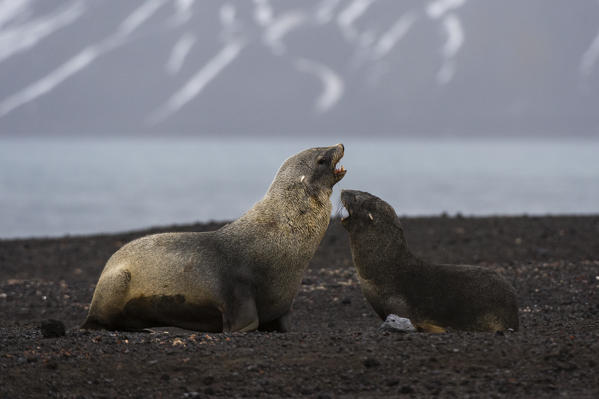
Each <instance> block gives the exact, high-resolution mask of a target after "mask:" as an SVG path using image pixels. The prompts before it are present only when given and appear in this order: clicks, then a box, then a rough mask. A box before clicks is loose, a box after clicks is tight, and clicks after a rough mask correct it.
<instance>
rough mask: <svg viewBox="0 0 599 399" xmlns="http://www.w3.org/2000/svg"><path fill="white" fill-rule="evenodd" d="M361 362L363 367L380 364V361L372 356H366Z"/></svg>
mask: <svg viewBox="0 0 599 399" xmlns="http://www.w3.org/2000/svg"><path fill="white" fill-rule="evenodd" d="M362 363H364V367H366V368H367V369H369V368H372V367H378V366H380V365H381V362H379V361H378V360H376V359H375V358H373V357H368V358H366V359H364V361H363V362H362Z"/></svg>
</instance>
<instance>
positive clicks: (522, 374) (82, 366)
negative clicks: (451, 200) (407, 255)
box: [0, 216, 599, 398]
mask: <svg viewBox="0 0 599 399" xmlns="http://www.w3.org/2000/svg"><path fill="white" fill-rule="evenodd" d="M220 225H221V224H217V223H210V224H195V225H190V226H172V227H168V228H155V229H151V230H147V231H141V232H133V233H124V234H113V235H96V236H86V237H63V238H50V239H27V240H0V315H2V320H1V323H0V397H1V398H21V397H68V398H86V397H90V398H91V397H139V398H142V397H143V398H146V397H179V398H194V397H206V396H220V397H282V396H285V397H287V396H306V397H314V398H318V397H320V398H327V397H330V398H333V397H356V396H362V397H375V396H376V397H379V396H382V397H385V396H386V397H397V396H406V397H410V396H412V397H430V396H441V397H459V398H463V397H510V398H514V397H536V398H539V397H551V398H553V397H558V396H564V397H572V398H596V397H599V239H598V237H599V216H585V217H582V216H581V217H526V216H524V217H509V218H508V217H497V218H494V217H493V218H463V217H432V218H404V228H405V232H406V236H407V238H408V242H409V243H410V244H411V247H412V249H413V250H414V252H416V253H417V254H419V255H420V256H422V257H424V258H426V259H429V260H432V261H436V262H444V263H470V264H477V265H482V266H486V267H490V268H493V269H496V270H498V271H499V272H500V273H502V274H503V275H504V276H505V277H506V278H507V279H508V280H509V281H510V282H512V283H513V285H514V287H515V288H516V290H517V292H518V295H519V298H520V321H521V323H520V324H521V330H520V331H519V332H517V333H504V334H491V333H466V332H459V331H452V332H449V333H446V334H439V335H433V334H421V333H408V334H396V333H388V332H382V333H381V332H378V331H377V329H378V327H379V325H380V324H381V320H379V319H378V317H377V316H376V315H375V314H374V312H373V311H372V310H371V309H370V307H369V305H368V304H367V303H366V302H365V300H364V298H363V297H362V295H361V292H360V288H359V286H358V284H357V278H356V273H355V270H354V268H353V265H352V263H351V257H350V253H349V246H348V240H347V236H346V234H345V232H344V231H343V229H342V228H341V227H340V225H339V224H338V223H337V222H334V223H332V225H331V227H330V228H329V231H328V233H327V235H326V236H325V238H324V240H323V242H322V244H321V247H320V249H319V250H318V252H317V254H316V256H315V257H314V259H313V260H312V262H311V265H310V267H309V269H308V270H307V272H306V276H305V278H304V281H303V283H302V285H301V287H300V292H299V294H298V296H297V298H296V301H295V304H294V310H293V315H292V317H291V332H290V333H286V334H279V333H259V332H256V333H248V334H241V333H239V334H238V333H236V334H230V335H224V334H203V333H198V332H192V331H185V330H180V329H169V328H162V329H156V330H155V332H153V333H129V332H127V333H125V332H108V331H93V332H88V331H79V330H78V329H77V328H76V327H77V326H78V325H79V324H80V323H81V322H82V321H83V319H84V317H85V314H86V309H87V306H88V304H89V301H90V299H91V295H92V293H93V289H94V285H95V283H96V281H97V278H98V276H99V274H100V272H101V270H102V268H103V266H104V263H105V262H106V260H107V259H108V257H109V256H110V255H111V254H112V253H113V252H114V251H115V250H116V249H118V248H119V247H121V246H122V245H123V244H124V243H126V242H127V241H129V240H131V239H133V238H135V237H138V236H141V235H145V234H148V233H150V232H157V231H190V230H194V231H201V230H213V229H215V228H218V227H219V226H220ZM49 320H56V322H49ZM42 322H43V323H45V324H46V325H49V326H50V327H51V328H50V330H48V331H50V334H52V332H54V331H55V329H57V330H56V331H59V330H60V324H59V323H64V325H65V326H66V334H65V335H64V336H58V337H54V338H52V337H49V338H44V331H45V330H44V329H43V328H41V326H42ZM48 323H50V324H48ZM46 335H48V333H46ZM57 335H60V333H58V334H57Z"/></svg>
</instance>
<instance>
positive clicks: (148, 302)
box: [81, 144, 346, 332]
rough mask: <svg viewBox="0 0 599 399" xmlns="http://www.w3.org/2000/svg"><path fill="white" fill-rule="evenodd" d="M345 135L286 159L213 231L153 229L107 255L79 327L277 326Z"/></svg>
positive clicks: (324, 209)
mask: <svg viewBox="0 0 599 399" xmlns="http://www.w3.org/2000/svg"><path fill="white" fill-rule="evenodd" d="M343 150H344V148H343V145H342V144H338V145H335V146H332V147H321V148H311V149H307V150H305V151H302V152H300V153H298V154H296V155H294V156H292V157H290V158H289V159H287V160H286V161H285V162H284V163H283V165H282V166H281V167H280V169H279V171H278V172H277V174H276V176H275V178H274V180H273V182H272V183H271V185H270V187H269V189H268V191H267V192H266V195H265V196H264V198H263V199H262V200H260V201H259V202H257V203H256V204H255V205H254V206H253V208H251V209H250V210H249V211H248V212H247V213H245V214H244V215H243V216H241V217H240V218H239V219H237V220H235V221H234V222H232V223H230V224H228V225H226V226H223V227H222V228H221V229H219V230H216V231H211V232H191V233H166V234H155V235H149V236H146V237H142V238H139V239H137V240H134V241H132V242H130V243H128V244H126V245H125V246H123V247H122V248H121V249H119V250H118V251H117V252H116V253H114V254H113V255H112V257H111V258H110V259H109V260H108V262H107V263H106V266H105V267H104V270H103V271H102V274H101V275H100V279H99V281H98V284H97V286H96V289H95V292H94V295H93V298H92V301H91V305H90V308H89V313H88V316H87V319H86V320H85V322H84V323H83V325H82V326H81V328H90V329H99V328H106V329H112V330H140V329H144V328H147V327H156V326H177V327H182V328H185V329H190V330H198V331H207V332H221V331H224V332H233V331H251V330H256V329H261V330H279V331H284V330H285V326H284V323H283V321H284V318H285V315H286V314H287V313H288V312H289V309H290V307H291V303H292V301H293V298H294V297H295V294H296V292H297V290H298V288H299V286H300V284H301V279H302V275H303V273H304V271H305V268H306V267H307V265H308V263H309V261H310V259H311V258H312V256H313V255H314V252H315V251H316V249H317V247H318V245H319V243H320V241H321V239H322V237H323V236H324V234H325V231H326V229H327V226H328V224H329V220H330V216H331V208H332V205H331V201H330V196H331V193H332V188H333V185H335V183H337V182H338V181H339V180H341V179H342V178H343V176H344V175H345V172H346V171H345V169H344V168H343V167H340V168H337V167H336V165H337V162H338V161H339V160H340V159H341V157H342V156H343Z"/></svg>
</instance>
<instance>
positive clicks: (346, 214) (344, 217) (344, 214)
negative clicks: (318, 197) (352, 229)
mask: <svg viewBox="0 0 599 399" xmlns="http://www.w3.org/2000/svg"><path fill="white" fill-rule="evenodd" d="M339 214H340V216H341V221H342V222H345V221H346V220H347V219H349V216H350V213H349V211H348V210H347V208H346V207H345V205H341V209H340V210H339Z"/></svg>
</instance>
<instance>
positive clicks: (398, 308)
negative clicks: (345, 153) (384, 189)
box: [341, 190, 518, 332]
mask: <svg viewBox="0 0 599 399" xmlns="http://www.w3.org/2000/svg"><path fill="white" fill-rule="evenodd" d="M341 201H342V203H343V205H344V206H345V208H346V209H347V211H348V212H349V216H348V217H346V218H344V219H343V221H342V223H343V226H344V227H345V228H346V229H347V230H348V232H349V235H350V242H351V253H352V258H353V261H354V264H355V266H356V269H357V270H358V276H359V280H360V287H361V288H362V292H363V293H364V296H365V297H366V299H367V300H368V302H369V303H370V304H371V305H372V307H373V308H374V310H375V311H376V313H378V315H379V316H380V317H381V318H382V319H385V318H386V317H387V316H388V315H389V314H396V315H398V316H401V317H407V318H409V319H410V320H411V321H412V323H413V324H414V325H415V326H416V327H417V328H418V329H419V330H421V331H427V332H443V331H445V330H446V328H448V327H450V328H454V329H458V330H467V331H499V330H507V329H509V328H511V329H513V330H517V329H518V306H517V301H516V294H515V292H514V290H513V288H512V287H510V285H509V284H508V283H507V282H506V281H505V280H504V279H503V278H502V277H501V276H500V275H499V274H497V273H496V272H495V271H492V270H489V269H486V268H482V267H477V266H464V265H436V264H430V263H427V262H424V261H422V260H420V259H419V258H417V257H416V256H414V255H413V254H412V253H411V252H410V250H409V248H408V245H407V243H406V240H405V238H404V233H403V229H402V227H401V224H400V222H399V218H398V217H397V215H396V213H395V211H394V210H393V208H392V207H391V206H390V205H389V204H387V203H386V202H385V201H383V200H381V199H380V198H378V197H375V196H374V195H372V194H369V193H366V192H362V191H352V190H343V191H342V193H341Z"/></svg>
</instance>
